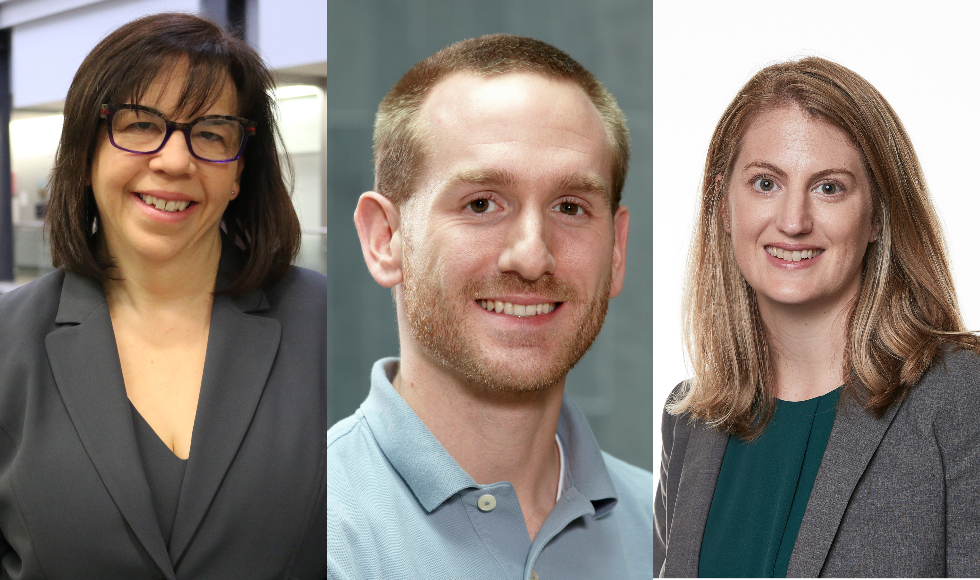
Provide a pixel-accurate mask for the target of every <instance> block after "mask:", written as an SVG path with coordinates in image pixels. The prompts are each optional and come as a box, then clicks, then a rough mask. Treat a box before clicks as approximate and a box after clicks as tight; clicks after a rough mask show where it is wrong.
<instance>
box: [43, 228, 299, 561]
mask: <svg viewBox="0 0 980 580" xmlns="http://www.w3.org/2000/svg"><path fill="white" fill-rule="evenodd" d="M230 245H231V244H229V243H227V240H225V244H224V246H225V248H227V247H228V246H230ZM232 252H233V250H232ZM228 253H229V250H228V249H225V250H223V252H222V266H224V264H226V263H227V258H226V256H227V254H228ZM225 285H227V278H226V277H224V276H219V281H218V289H219V290H220V289H221V288H222V286H225ZM268 308H269V303H268V300H267V298H266V295H265V293H264V292H263V291H261V290H256V291H254V292H251V293H249V294H246V295H245V296H242V297H239V298H232V297H231V296H228V295H222V294H218V295H216V296H215V299H214V304H213V306H212V311H211V326H210V332H209V336H208V347H207V355H206V359H205V364H204V376H203V380H202V382H201V393H200V396H199V399H198V405H197V416H196V419H195V421H194V432H193V436H192V443H191V453H190V458H189V459H188V463H187V469H186V471H185V474H184V483H183V486H182V488H181V492H180V500H179V504H178V508H177V514H176V518H175V520H174V528H173V533H172V536H171V540H170V550H169V555H168V552H167V547H166V544H165V542H164V540H163V535H162V533H161V531H160V526H159V523H158V522H157V520H156V514H155V512H154V511H153V504H152V501H151V498H150V490H149V485H148V484H147V483H146V478H145V477H144V476H143V464H142V462H141V460H140V456H139V451H138V448H137V446H136V438H135V434H134V432H133V425H132V415H131V412H130V410H129V399H128V397H127V395H126V388H125V385H124V384H123V378H122V367H121V365H120V363H119V356H118V350H117V348H116V341H115V335H114V333H113V330H112V321H111V320H110V318H109V309H108V305H107V304H106V298H105V293H104V292H103V290H102V287H101V286H100V285H99V284H98V283H96V282H93V281H91V280H88V279H86V278H83V277H80V276H77V275H75V274H71V273H67V274H66V275H65V281H64V283H63V285H62V293H61V301H60V304H59V309H58V314H57V316H56V319H55V320H56V323H57V324H58V328H56V329H55V330H54V331H52V332H51V333H50V334H49V335H48V336H47V338H46V341H45V345H46V349H47V352H48V359H49V361H50V364H51V368H52V372H53V373H54V377H55V382H56V383H57V386H58V390H59V392H60V394H61V397H62V399H63V401H64V403H65V407H66V408H67V410H68V413H69V416H70V417H71V420H72V422H73V423H74V425H75V428H76V430H77V432H78V435H79V438H80V439H81V441H82V444H83V445H84V447H85V450H86V452H87V453H88V455H89V457H90V459H91V461H92V463H93V464H94V465H95V468H96V469H97V470H98V472H99V474H100V475H101V477H102V480H103V481H104V483H105V485H106V488H107V490H108V492H109V494H110V495H111V496H112V497H113V500H114V501H115V502H116V504H117V505H118V506H119V509H120V511H121V512H122V515H123V517H124V518H125V519H126V521H127V523H129V525H130V527H131V528H132V529H133V531H134V533H135V535H136V537H137V538H138V539H139V541H140V542H141V543H142V544H143V546H144V547H145V549H146V550H147V552H148V553H149V554H150V556H151V557H152V559H153V561H154V562H156V564H157V565H158V566H159V567H160V569H161V571H163V572H164V574H165V576H166V577H167V578H169V579H171V580H173V579H174V578H175V575H174V570H173V564H172V563H174V564H176V563H177V562H178V561H179V559H180V557H181V556H182V555H183V553H184V552H185V551H186V549H187V547H188V545H189V544H190V542H191V541H192V539H193V537H194V534H195V533H196V531H197V530H198V529H199V528H200V526H201V522H202V520H203V519H204V517H205V515H206V513H207V511H208V508H209V507H210V505H211V503H212V501H213V499H214V496H215V494H216V493H217V491H218V488H219V487H220V485H221V482H222V480H223V479H224V477H225V474H226V473H227V472H228V470H229V468H230V467H231V463H232V461H233V459H234V457H235V454H236V453H237V451H238V448H239V447H240V446H241V443H242V441H243V439H244V437H245V434H246V432H247V430H248V427H249V425H250V423H251V421H252V417H253V415H254V414H255V410H256V408H257V406H258V403H259V400H260V398H261V395H262V391H263V390H264V388H265V384H266V381H267V379H268V376H269V373H270V372H271V370H272V365H273V363H274V361H275V359H276V354H277V352H278V349H279V340H280V334H281V329H280V325H279V322H278V321H276V320H275V319H274V318H268V317H264V316H256V315H254V313H259V312H262V311H264V310H267V309H268ZM202 418H203V419H202Z"/></svg>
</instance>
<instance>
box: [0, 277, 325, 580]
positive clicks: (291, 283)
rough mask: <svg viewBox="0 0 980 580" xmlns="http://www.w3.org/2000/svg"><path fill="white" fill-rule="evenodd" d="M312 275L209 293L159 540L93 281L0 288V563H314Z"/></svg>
mask: <svg viewBox="0 0 980 580" xmlns="http://www.w3.org/2000/svg"><path fill="white" fill-rule="evenodd" d="M325 280H326V278H325V277H324V276H322V275H320V274H316V273H313V272H310V271H306V270H300V269H298V268H293V269H291V270H290V272H289V273H288V274H287V276H286V277H285V279H283V280H282V281H280V282H279V283H277V284H275V285H273V286H271V287H269V288H266V289H265V290H263V291H256V292H253V293H251V294H249V295H246V296H244V297H242V298H239V299H232V298H230V297H227V296H220V295H219V296H217V297H216V298H215V300H214V306H213V310H212V315H211V330H210V336H209V339H208V347H207V358H206V361H205V367H204V378H203V381H202V385H201V394H200V399H199V402H198V409H197V417H196V420H195V422H194V434H193V442H192V447H191V453H190V458H189V459H188V463H187V468H186V471H185V475H184V483H183V487H182V489H181V492H180V500H179V505H178V508H177V514H176V518H175V520H174V527H173V534H172V536H171V538H170V544H169V549H168V547H167V543H166V542H165V540H164V537H163V533H162V532H161V530H160V525H159V523H158V521H157V518H156V514H155V512H154V509H153V505H152V503H151V497H150V489H149V486H148V484H147V481H146V478H145V476H144V471H143V465H142V463H141V460H140V456H139V451H138V448H137V445H136V439H135V435H134V430H133V423H132V415H131V412H130V407H129V402H128V399H127V397H126V390H125V387H124V385H123V378H122V371H121V367H120V364H119V356H118V354H117V350H116V343H115V338H114V335H113V331H112V322H111V321H110V319H109V310H108V307H107V305H106V299H105V295H104V294H103V292H102V290H101V287H100V286H99V285H98V284H96V283H94V282H92V281H90V280H87V279H85V278H81V277H79V276H75V275H73V274H67V275H66V274H64V273H63V272H60V271H59V272H54V273H51V274H48V275H46V276H43V277H42V278H40V279H39V280H37V281H35V282H33V283H31V284H29V285H27V286H25V287H23V288H19V289H17V290H15V291H13V292H10V293H7V294H4V295H2V296H0V532H2V538H0V578H24V579H33V578H46V579H48V580H55V579H61V578H65V579H69V578H70V579H78V578H99V579H110V578H126V579H150V578H153V579H159V578H167V579H169V580H176V579H177V578H194V579H205V578H214V579H219V578H220V579H228V578H235V579H236V580H237V579H260V578H261V579H272V578H281V579H288V578H302V579H308V578H320V579H322V578H324V577H326V555H327V551H326V548H325V545H326V477H325V469H326V468H325V462H326V453H327V447H326V437H327V428H326V420H325V418H326V412H325V411H326V409H325V405H326V396H325V391H324V386H325V377H326V368H325V367H324V365H325V362H324V361H325V360H326V358H325V357H323V356H322V353H323V352H324V351H325V346H326V344H325V341H326V335H325V332H324V327H325V320H326V283H325Z"/></svg>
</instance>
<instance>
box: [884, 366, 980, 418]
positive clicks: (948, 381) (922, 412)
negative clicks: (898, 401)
mask: <svg viewBox="0 0 980 580" xmlns="http://www.w3.org/2000/svg"><path fill="white" fill-rule="evenodd" d="M901 414H902V415H908V416H912V417H915V418H917V419H918V420H920V421H921V420H927V421H928V422H929V423H931V424H933V425H934V426H935V428H936V431H937V434H939V435H942V434H944V433H948V434H953V433H954V432H956V433H965V432H972V433H980V355H977V354H976V353H974V352H972V351H970V350H966V349H951V348H948V349H946V350H945V351H944V353H943V355H942V356H941V357H940V358H939V359H938V360H937V361H936V362H935V363H934V364H933V365H932V367H931V368H930V369H929V370H928V371H927V372H926V374H925V375H923V377H922V379H921V380H920V381H919V383H918V384H916V385H915V386H914V387H913V388H912V389H911V390H910V391H909V394H908V397H907V400H906V401H905V402H904V403H903V405H902V409H901Z"/></svg>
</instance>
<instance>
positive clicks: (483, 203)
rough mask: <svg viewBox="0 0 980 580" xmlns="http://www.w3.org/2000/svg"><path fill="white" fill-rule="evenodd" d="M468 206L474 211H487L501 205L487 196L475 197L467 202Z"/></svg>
mask: <svg viewBox="0 0 980 580" xmlns="http://www.w3.org/2000/svg"><path fill="white" fill-rule="evenodd" d="M466 207H468V208H470V210H472V211H473V213H487V212H488V211H493V210H495V209H497V208H498V207H499V206H498V205H497V202H495V201H493V200H492V199H490V198H487V197H481V198H480V199H474V200H473V201H471V202H469V203H468V204H466Z"/></svg>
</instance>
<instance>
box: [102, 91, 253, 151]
mask: <svg viewBox="0 0 980 580" xmlns="http://www.w3.org/2000/svg"><path fill="white" fill-rule="evenodd" d="M99 114H100V116H101V117H102V118H103V119H105V120H106V125H107V126H108V128H109V142H110V143H112V145H113V146H114V147H116V148H117V149H122V150H123V151H128V152H130V153H156V152H157V151H159V150H161V149H163V146H164V145H166V143H167V140H168V139H170V135H172V134H173V132H174V131H181V132H183V133H184V138H185V139H186V141H187V150H188V151H190V152H191V155H193V156H194V157H196V158H197V159H200V160H201V161H211V162H213V163H228V162H229V161H234V160H236V159H238V158H239V157H241V156H242V152H243V151H245V143H246V142H247V141H248V138H249V137H250V136H252V135H254V134H255V123H254V122H252V121H249V120H248V119H243V118H241V117H233V116H231V115H204V116H203V117H198V118H196V119H194V120H193V121H191V122H190V123H178V122H176V121H171V120H170V119H168V118H167V117H166V116H165V115H164V114H163V113H161V112H160V111H157V110H156V109H151V108H150V107H144V106H143V105H102V110H101V111H100V113H99Z"/></svg>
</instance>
